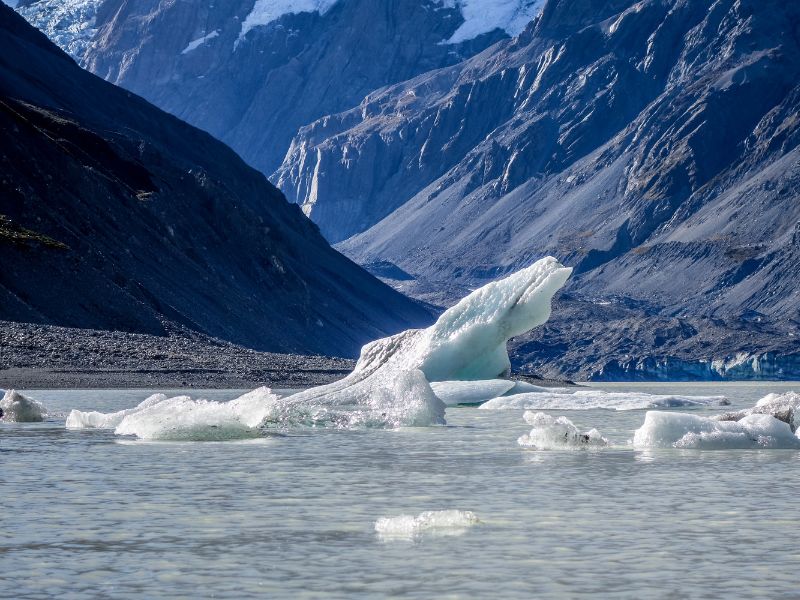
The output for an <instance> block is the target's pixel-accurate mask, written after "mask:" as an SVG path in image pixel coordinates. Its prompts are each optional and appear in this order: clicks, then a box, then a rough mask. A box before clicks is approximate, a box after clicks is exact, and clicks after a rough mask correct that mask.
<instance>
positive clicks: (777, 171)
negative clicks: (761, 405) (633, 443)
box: [277, 0, 800, 378]
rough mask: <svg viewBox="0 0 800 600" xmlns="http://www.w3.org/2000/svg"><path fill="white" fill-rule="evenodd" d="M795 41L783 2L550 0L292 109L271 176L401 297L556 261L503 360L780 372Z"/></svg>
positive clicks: (791, 259) (565, 367)
mask: <svg viewBox="0 0 800 600" xmlns="http://www.w3.org/2000/svg"><path fill="white" fill-rule="evenodd" d="M799 40H800V5H799V4H798V3H795V2H782V1H779V0H765V1H760V0H759V1H755V0H669V1H667V0H641V1H633V0H608V1H606V0H603V1H600V0H549V1H548V2H547V3H546V4H545V6H544V8H543V12H542V14H541V16H540V17H539V18H538V19H536V20H535V21H534V22H533V23H532V24H531V25H530V26H529V27H528V28H527V29H526V30H525V31H524V32H523V33H522V34H521V35H519V36H518V37H517V38H514V39H510V40H505V41H500V42H498V43H496V44H495V45H493V46H492V47H490V48H488V49H487V50H485V51H483V52H482V53H480V54H477V55H476V56H474V57H472V58H470V59H468V60H465V61H463V62H461V63H458V64H456V65H453V66H450V67H446V68H442V69H438V70H434V71H430V72H427V73H424V74H422V75H419V76H417V77H415V78H412V79H410V80H408V81H405V82H401V83H398V84H395V85H392V86H389V87H387V88H385V89H382V90H378V91H376V92H373V93H371V94H369V95H368V96H366V97H365V99H364V100H363V101H362V102H361V103H360V104H359V105H358V106H356V107H354V108H352V109H350V110H348V111H344V112H341V113H338V114H334V115H328V116H326V117H324V118H322V119H320V120H318V121H316V122H314V123H312V124H309V125H308V126H306V127H304V128H303V129H302V130H301V131H300V132H299V134H298V135H297V136H296V138H295V139H294V141H293V142H292V145H291V150H290V152H289V153H288V155H287V157H286V159H285V161H284V163H283V165H282V166H281V168H280V169H279V171H278V173H277V182H278V185H279V187H281V188H282V189H283V190H284V192H285V193H286V194H287V196H288V197H289V198H290V199H293V200H295V201H297V202H298V203H300V204H303V205H304V206H305V207H306V209H305V210H306V213H307V214H309V215H310V216H311V217H312V219H314V220H315V221H316V222H318V223H319V224H320V226H321V228H322V230H323V232H324V233H325V234H326V236H327V237H328V239H330V240H334V241H338V240H344V239H346V238H349V239H347V241H345V242H343V243H342V244H341V245H340V246H339V248H340V249H341V250H343V251H344V252H345V253H346V254H348V255H349V256H351V257H353V258H354V259H355V260H356V261H358V262H360V263H361V264H365V265H369V266H370V268H374V266H375V265H377V266H378V268H377V269H375V272H376V273H378V274H380V275H382V276H384V277H386V278H387V280H390V279H393V278H394V280H395V281H394V283H395V285H396V286H397V287H398V288H401V289H404V290H406V291H408V292H410V293H413V294H416V295H418V296H420V297H425V298H428V299H432V300H439V301H441V302H444V303H447V302H449V301H451V299H452V298H453V297H454V296H455V295H457V293H458V292H459V290H463V289H464V288H472V287H475V286H477V285H480V284H481V283H483V282H485V281H486V280H487V279H490V278H493V277H497V276H499V275H502V274H504V273H507V272H510V271H514V270H516V269H518V268H519V267H520V266H522V265H524V264H528V263H530V262H531V260H532V259H534V258H536V257H540V256H544V255H549V254H552V255H555V256H557V257H558V258H559V259H560V260H562V262H564V263H565V264H568V265H574V266H575V268H576V276H575V277H574V278H573V279H572V280H571V282H570V283H569V284H568V286H567V288H566V293H565V295H564V296H563V297H562V304H563V306H562V308H561V312H560V313H559V311H558V310H556V311H555V313H554V314H555V315H559V314H561V315H562V316H561V318H558V316H557V317H556V319H555V320H554V321H553V322H552V323H550V324H548V326H547V327H545V328H542V329H541V330H540V331H538V332H535V333H534V334H533V336H532V337H530V338H527V339H523V340H519V341H518V348H517V363H518V364H522V365H530V366H533V367H536V368H539V369H542V370H543V371H544V372H545V373H547V372H548V371H553V370H556V371H560V372H561V373H566V374H571V375H573V376H575V377H586V378H618V377H622V378H631V377H648V378H649V377H662V376H663V377H672V376H679V377H684V376H685V377H695V376H697V377H701V378H707V377H717V376H724V375H725V374H726V373H727V372H728V371H729V370H730V372H731V373H732V372H737V371H736V370H737V369H738V372H741V373H744V376H753V377H759V376H767V375H769V376H789V374H790V373H794V374H795V375H797V374H800V370H798V365H800V359H799V358H798V356H800V342H798V340H799V339H800V327H799V326H798V323H799V322H800V314H799V313H798V310H799V309H800V296H798V291H797V290H798V287H799V285H800V267H798V265H800V260H798V259H800V201H798V196H799V195H800V151H799V150H798V141H800V119H798V114H800V46H799ZM351 236H352V237H351ZM390 271H394V272H395V273H400V274H402V277H400V276H397V275H391V274H390V275H389V276H386V273H387V272H390ZM776 357H777V358H776ZM714 361H716V362H714ZM726 365H727V366H726ZM729 368H730V369H729Z"/></svg>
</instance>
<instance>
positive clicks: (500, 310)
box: [352, 257, 572, 381]
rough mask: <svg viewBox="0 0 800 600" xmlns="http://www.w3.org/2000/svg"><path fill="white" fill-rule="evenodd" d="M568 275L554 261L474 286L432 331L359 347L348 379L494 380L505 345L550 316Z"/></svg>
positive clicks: (504, 361) (503, 365) (502, 369)
mask: <svg viewBox="0 0 800 600" xmlns="http://www.w3.org/2000/svg"><path fill="white" fill-rule="evenodd" d="M571 273H572V269H571V268H568V267H564V266H563V265H561V264H560V263H559V262H558V261H557V260H556V259H555V258H553V257H547V258H543V259H541V260H539V261H537V262H535V263H534V264H532V265H531V266H530V267H527V268H525V269H522V270H520V271H517V272H516V273H513V274H512V275H509V276H508V277H506V278H504V279H500V280H499V281H494V282H492V283H489V284H487V285H485V286H483V287H481V288H478V289H477V290H475V291H474V292H472V293H471V294H469V295H468V296H467V297H466V298H463V299H462V300H461V301H460V302H458V304H456V305H455V306H453V307H451V308H449V309H447V310H446V311H445V312H444V313H442V315H441V316H440V317H439V319H438V320H437V321H436V323H434V324H433V325H432V326H431V327H428V328H427V329H409V330H406V331H403V332H401V333H398V334H396V335H393V336H391V337H388V338H383V339H380V340H376V341H374V342H371V343H369V344H367V345H366V346H364V347H363V348H362V350H361V356H360V357H359V359H358V362H357V363H356V367H355V370H354V371H353V374H352V375H353V376H362V375H363V374H368V373H373V372H375V371H377V370H378V369H382V368H393V369H396V370H410V369H419V370H420V371H422V373H423V374H424V375H425V378H426V379H427V380H428V381H453V380H459V381H470V380H485V379H495V378H497V377H499V376H501V375H503V374H504V373H507V372H509V371H510V369H511V361H510V360H509V358H508V352H507V350H506V342H507V341H508V340H509V339H511V338H512V337H514V336H517V335H521V334H523V333H526V332H528V331H530V330H531V329H533V328H534V327H538V326H539V325H541V324H542V323H544V322H546V321H547V319H549V318H550V311H551V307H550V302H551V300H552V298H553V295H555V293H556V292H557V291H558V290H559V289H561V288H562V287H563V286H564V284H565V283H566V281H567V279H568V278H569V276H570V274H571Z"/></svg>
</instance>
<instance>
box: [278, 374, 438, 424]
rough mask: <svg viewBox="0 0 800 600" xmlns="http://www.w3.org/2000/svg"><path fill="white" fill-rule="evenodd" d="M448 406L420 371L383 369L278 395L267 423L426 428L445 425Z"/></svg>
mask: <svg viewBox="0 0 800 600" xmlns="http://www.w3.org/2000/svg"><path fill="white" fill-rule="evenodd" d="M444 410H445V405H444V403H443V402H442V401H441V400H440V399H439V398H438V397H437V396H436V394H434V393H433V390H432V389H431V386H430V384H429V383H428V381H427V380H426V379H425V376H424V375H423V374H422V372H421V371H419V370H411V371H392V370H390V369H382V370H379V371H376V372H374V373H372V374H371V375H368V376H363V377H360V376H359V375H357V374H351V375H350V376H348V377H346V378H344V379H342V380H340V381H337V382H334V383H331V384H328V385H323V386H319V387H316V388H311V389H309V390H305V391H303V392H299V393H297V394H292V395H291V396H286V397H285V398H281V399H277V400H275V401H274V402H272V403H271V405H270V407H269V410H268V413H267V415H266V418H265V425H267V426H269V425H273V426H298V425H300V426H310V427H331V426H332V427H338V428H343V429H349V428H354V427H383V428H395V427H424V426H427V425H442V424H444V422H445V421H444Z"/></svg>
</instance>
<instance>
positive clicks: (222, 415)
mask: <svg viewBox="0 0 800 600" xmlns="http://www.w3.org/2000/svg"><path fill="white" fill-rule="evenodd" d="M277 400H278V396H277V395H275V394H273V393H272V392H271V391H270V389H269V388H258V389H256V390H253V391H252V392H249V393H247V394H245V395H243V396H240V397H239V398H236V399H235V400H231V401H230V402H215V401H211V400H194V399H192V398H190V397H189V396H178V397H175V398H167V397H166V396H164V395H163V394H156V395H154V396H150V397H149V398H147V399H146V400H145V401H144V402H142V403H141V404H139V405H138V406H137V407H135V408H132V409H127V410H122V411H119V412H116V413H110V414H103V413H97V412H90V413H84V412H81V411H77V410H73V411H72V412H71V413H70V415H69V417H68V418H67V427H68V428H76V429H80V428H107V429H110V428H114V433H116V434H118V435H135V436H136V437H138V438H139V439H143V440H162V441H223V440H239V439H247V438H253V437H258V436H260V435H262V433H261V430H260V429H259V427H260V425H261V423H262V422H263V421H264V419H265V418H266V415H267V413H268V412H269V410H270V407H271V405H272V403H273V402H275V401H277Z"/></svg>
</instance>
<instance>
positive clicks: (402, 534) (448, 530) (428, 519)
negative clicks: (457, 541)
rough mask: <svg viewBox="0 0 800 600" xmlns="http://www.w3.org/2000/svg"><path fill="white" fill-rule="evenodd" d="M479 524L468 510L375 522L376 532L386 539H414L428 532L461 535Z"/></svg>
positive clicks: (431, 512)
mask: <svg viewBox="0 0 800 600" xmlns="http://www.w3.org/2000/svg"><path fill="white" fill-rule="evenodd" d="M477 523H480V520H479V519H478V516H477V515H476V514H475V513H474V512H471V511H468V510H427V511H425V512H422V513H420V514H418V515H416V516H414V515H398V516H395V517H382V518H380V519H378V520H377V521H376V522H375V531H376V532H377V533H378V534H379V535H380V536H382V537H384V538H400V539H413V538H414V537H416V536H418V535H420V534H423V533H426V532H431V533H436V534H439V535H460V534H462V533H464V532H465V531H466V530H467V528H469V527H472V526H473V525H476V524H477Z"/></svg>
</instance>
